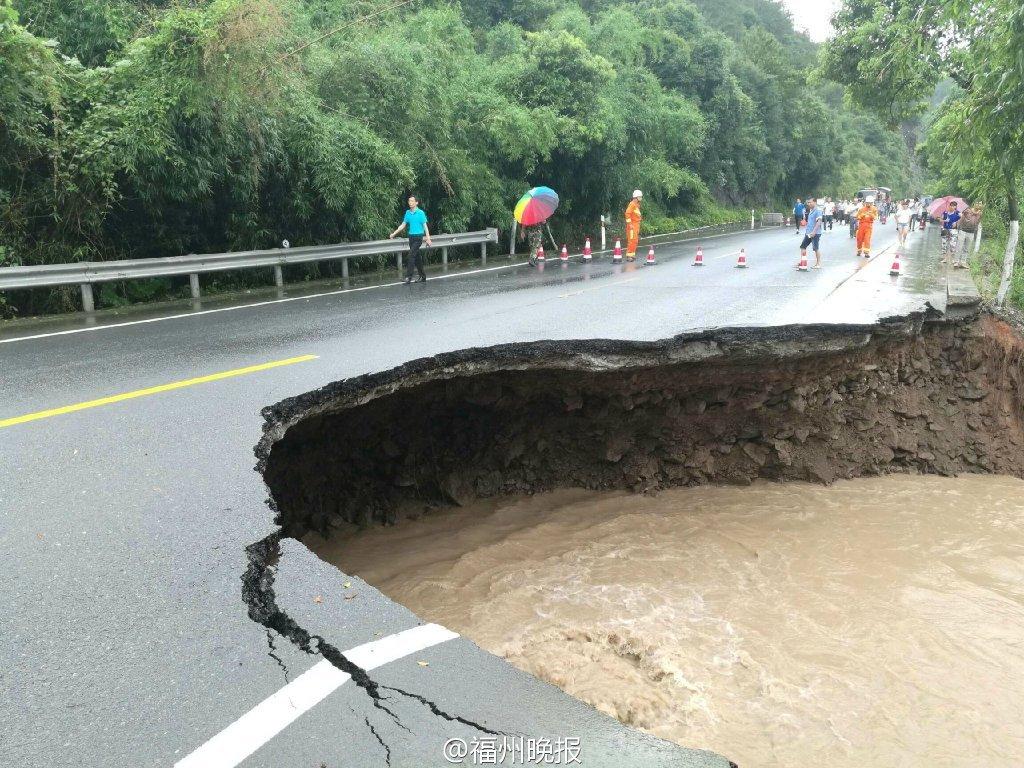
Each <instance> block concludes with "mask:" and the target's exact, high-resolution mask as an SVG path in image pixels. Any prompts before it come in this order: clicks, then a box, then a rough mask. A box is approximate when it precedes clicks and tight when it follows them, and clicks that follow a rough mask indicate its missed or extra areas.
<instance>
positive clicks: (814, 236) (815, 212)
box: [797, 198, 825, 269]
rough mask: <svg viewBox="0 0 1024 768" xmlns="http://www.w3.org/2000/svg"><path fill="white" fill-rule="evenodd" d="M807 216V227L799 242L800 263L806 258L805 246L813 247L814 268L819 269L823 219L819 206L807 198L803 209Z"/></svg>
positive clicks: (798, 264) (798, 266)
mask: <svg viewBox="0 0 1024 768" xmlns="http://www.w3.org/2000/svg"><path fill="white" fill-rule="evenodd" d="M804 210H805V214H806V216H807V227H806V229H805V230H804V239H803V240H802V241H801V242H800V262H799V263H797V269H799V268H800V264H802V263H804V262H805V261H806V260H807V246H812V247H813V248H814V268H815V269H821V233H822V231H823V229H824V225H825V219H824V214H823V213H822V210H821V208H819V207H818V205H817V203H816V201H815V200H813V199H812V198H808V199H807V206H806V208H805V209H804Z"/></svg>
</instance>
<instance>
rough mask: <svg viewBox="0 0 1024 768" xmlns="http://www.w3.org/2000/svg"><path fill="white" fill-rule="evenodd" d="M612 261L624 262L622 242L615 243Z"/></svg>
mask: <svg viewBox="0 0 1024 768" xmlns="http://www.w3.org/2000/svg"><path fill="white" fill-rule="evenodd" d="M612 261H622V241H621V240H616V241H615V250H614V251H612Z"/></svg>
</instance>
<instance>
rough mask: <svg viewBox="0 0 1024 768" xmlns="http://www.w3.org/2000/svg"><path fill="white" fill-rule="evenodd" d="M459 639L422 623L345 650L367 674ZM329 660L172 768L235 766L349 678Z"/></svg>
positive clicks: (449, 631) (316, 666)
mask: <svg viewBox="0 0 1024 768" xmlns="http://www.w3.org/2000/svg"><path fill="white" fill-rule="evenodd" d="M457 637H458V635H457V634H456V633H454V632H452V631H451V630H448V629H445V628H444V627H442V626H440V625H438V624H424V625H423V626H419V627H413V628H412V629H407V630H405V631H404V632H398V633H396V634H394V635H388V636H387V637H383V638H381V639H380V640H374V641H373V642H371V643H366V644H364V645H359V646H356V647H355V648H352V649H350V650H348V651H345V657H346V658H347V659H349V660H350V661H351V662H352V663H353V664H356V665H358V666H360V667H362V668H363V669H365V670H371V669H377V668H378V667H382V666H384V665H385V664H388V663H390V662H392V661H398V660H399V659H403V658H405V657H406V656H409V655H410V654H413V653H416V652H417V651H422V650H424V649H425V648H430V647H431V646H435V645H439V644H441V643H444V642H447V641H449V640H454V639H455V638H457ZM351 679H352V678H351V676H350V675H349V674H348V673H346V672H342V671H341V670H340V669H338V668H337V667H335V666H334V665H333V664H331V663H330V662H329V661H327V660H326V659H325V660H323V661H321V662H319V663H317V664H316V665H314V666H313V668H312V669H310V670H309V671H308V672H305V673H303V674H302V675H300V676H299V677H297V678H295V679H294V680H292V681H291V682H290V683H288V685H286V686H284V687H283V688H282V689H281V690H279V691H278V692H277V693H274V694H272V695H271V696H269V697H267V698H266V699H264V700H263V701H262V702H260V703H259V704H257V705H256V706H255V707H253V708H252V709H251V710H249V711H248V712H247V713H245V714H244V715H242V716H241V717H240V718H238V719H237V720H236V721H235V722H233V723H232V724H231V725H229V726H228V727H227V728H225V729H224V730H223V731H221V732H220V733H218V734H217V735H216V736H214V737H213V738H212V739H210V740H209V741H207V742H206V743H205V744H203V745H202V746H201V747H199V749H197V750H196V751H195V752H193V753H192V754H190V755H188V756H187V757H184V758H182V759H181V760H179V761H178V762H177V763H175V764H174V768H234V766H236V765H238V764H239V763H241V762H242V761H243V760H245V759H246V758H247V757H249V756H250V755H251V754H253V753H254V752H255V751H256V750H257V749H259V748H260V747H262V746H263V745H264V744H266V743H267V742H268V741H270V740H271V739H272V738H274V737H275V736H276V735H277V734H279V733H280V732H281V731H283V730H284V729H285V728H287V727H288V726H289V725H291V724H292V723H293V722H295V721H296V720H297V719H298V718H299V717H300V716H301V715H302V714H303V713H305V712H308V711H309V710H311V709H312V708H313V707H315V706H316V705H317V704H319V703H320V702H321V701H323V700H324V699H326V698H327V697H328V696H329V695H330V694H331V693H333V692H334V691H336V690H337V689H338V688H340V687H341V686H342V685H344V684H345V683H347V682H348V681H349V680H351Z"/></svg>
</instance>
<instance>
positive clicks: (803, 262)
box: [796, 253, 807, 272]
mask: <svg viewBox="0 0 1024 768" xmlns="http://www.w3.org/2000/svg"><path fill="white" fill-rule="evenodd" d="M796 268H797V269H799V270H800V271H801V272H806V271H807V254H806V253H801V254H800V263H799V264H797V265H796Z"/></svg>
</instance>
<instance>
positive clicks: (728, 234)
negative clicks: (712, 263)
mask: <svg viewBox="0 0 1024 768" xmlns="http://www.w3.org/2000/svg"><path fill="white" fill-rule="evenodd" d="M757 231H764V230H757ZM739 234H743V233H742V232H724V233H722V234H720V235H709V236H707V237H704V238H701V237H688V238H684V239H682V240H670V241H669V242H667V243H655V245H656V246H662V245H676V244H678V243H689V242H694V241H697V240H701V241H703V240H714V239H715V238H719V237H734V236H736V235H739ZM652 237H657V235H652ZM594 253H595V254H600V253H611V251H610V250H607V251H595V252H594ZM576 255H579V254H576ZM528 263H529V262H525V261H517V262H515V263H514V264H502V265H501V266H499V267H483V268H481V269H470V270H467V271H465V272H452V273H450V274H445V275H435V276H434V277H432V278H431V280H449V279H451V278H455V277H464V276H466V275H479V274H482V273H484V272H497V271H498V270H502V269H514V268H515V267H523V266H526V265H527V264H528ZM396 285H402V282H401V281H398V282H394V283H380V284H378V285H364V286H363V287H361V288H339V289H338V290H336V291H324V292H323V293H311V294H308V295H306V296H289V297H287V298H284V299H268V300H267V301H254V302H252V303H251V304H238V305H236V306H232V307H219V308H217V309H202V310H199V311H197V312H182V313H180V314H177V315H163V316H161V317H150V318H146V319H145V320H128V321H126V322H123V323H107V324H105V325H93V326H89V327H88V328H70V329H68V330H66V331H53V332H51V333H36V334H32V335H31V336H15V337H13V338H10V339H0V344H14V343H15V342H18V341H34V340H35V339H48V338H50V337H52V336H71V335H74V334H78V333H94V332H96V331H108V330H110V329H112V328H127V327H128V326H132V325H147V324H149V323H162V322H164V321H166V320H181V319H183V318H187V317H200V316H202V315H213V314H217V313H220V312H235V311H237V310H239V309H254V308H256V307H268V306H272V305H274V304H287V303H289V302H292V301H304V300H308V299H320V298H323V297H324V296H338V295H340V294H343V293H359V292H360V291H374V290H379V289H381V288H393V287H395V286H396Z"/></svg>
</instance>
